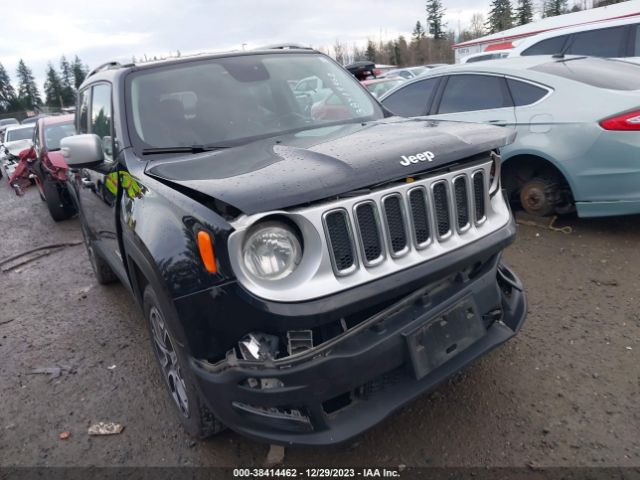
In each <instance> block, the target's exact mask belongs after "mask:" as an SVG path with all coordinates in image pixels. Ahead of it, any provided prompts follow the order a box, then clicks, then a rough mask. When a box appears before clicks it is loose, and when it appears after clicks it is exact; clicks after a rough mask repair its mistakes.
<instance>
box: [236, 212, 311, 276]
mask: <svg viewBox="0 0 640 480" xmlns="http://www.w3.org/2000/svg"><path fill="white" fill-rule="evenodd" d="M242 254H243V258H244V265H245V267H246V268H247V270H248V271H249V272H250V273H251V274H252V275H253V276H254V277H256V278H257V279H259V280H279V279H281V278H285V277H287V276H289V275H290V274H291V273H292V272H293V271H294V270H295V269H296V267H297V266H298V264H299V263H300V259H301V258H302V247H301V245H300V241H299V240H298V237H297V235H296V234H295V232H294V231H293V230H292V229H291V228H289V227H288V226H287V225H285V224H283V223H279V222H265V223H264V224H262V225H258V226H256V227H255V229H254V230H253V231H252V232H251V233H249V235H248V237H247V238H246V240H245V242H244V247H243V249H242Z"/></svg>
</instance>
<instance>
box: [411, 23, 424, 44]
mask: <svg viewBox="0 0 640 480" xmlns="http://www.w3.org/2000/svg"><path fill="white" fill-rule="evenodd" d="M426 35H427V34H426V32H425V31H424V27H423V26H422V23H420V20H418V21H417V22H416V26H415V28H414V29H413V33H412V34H411V41H412V42H419V41H420V40H422V39H423V38H425V36H426Z"/></svg>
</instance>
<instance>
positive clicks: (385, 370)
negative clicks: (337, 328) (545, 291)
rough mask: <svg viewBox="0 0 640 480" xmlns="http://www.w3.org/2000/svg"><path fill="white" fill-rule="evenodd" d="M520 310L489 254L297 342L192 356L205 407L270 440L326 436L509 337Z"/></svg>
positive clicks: (394, 405)
mask: <svg viewBox="0 0 640 480" xmlns="http://www.w3.org/2000/svg"><path fill="white" fill-rule="evenodd" d="M526 310H527V306H526V298H525V294H524V292H523V289H522V285H521V283H520V281H519V280H518V278H517V277H516V275H515V274H514V273H513V272H512V271H511V270H510V269H508V268H507V267H506V266H505V265H503V264H502V263H501V261H500V255H499V254H495V255H493V256H492V257H491V259H490V260H488V261H487V262H485V263H484V264H483V265H482V267H481V268H480V270H479V271H474V272H473V276H471V275H467V274H460V273H458V274H456V275H450V276H448V277H446V278H444V279H440V280H439V281H437V282H431V283H429V284H427V285H424V286H423V287H421V288H419V289H417V290H415V291H414V292H413V293H411V294H409V295H407V296H405V297H404V298H402V299H400V300H399V301H397V302H395V303H393V304H392V305H390V306H389V307H387V308H385V309H384V310H382V311H380V312H378V313H376V314H375V315H373V316H372V317H370V318H368V319H367V320H365V321H363V322H362V323H360V324H359V325H357V326H355V327H353V328H351V329H349V330H348V331H346V332H345V333H343V334H341V335H339V336H337V337H335V338H333V339H331V340H329V341H327V342H325V343H323V344H321V345H319V346H317V347H314V348H313V349H311V350H308V351H306V352H303V353H300V354H296V355H292V356H289V357H285V358H282V359H276V360H270V361H263V362H257V361H247V360H241V359H238V358H237V357H236V356H235V355H233V354H230V355H228V356H227V358H226V359H225V360H223V361H220V362H216V363H211V362H208V361H205V360H198V359H192V362H191V363H192V366H193V370H194V372H195V374H196V378H197V379H198V383H199V388H200V390H201V392H202V394H203V396H204V398H205V400H206V401H207V402H208V404H209V406H210V408H211V409H212V411H213V412H214V413H215V415H216V416H218V417H219V419H220V420H221V421H222V422H223V423H225V424H226V425H227V426H229V427H230V428H232V429H233V430H236V431H237V432H239V433H241V434H243V435H246V436H249V437H252V438H255V439H258V440H263V441H268V442H271V443H279V444H302V445H327V444H334V443H339V442H343V441H345V440H348V439H349V438H350V437H353V436H354V435H357V434H359V433H361V432H363V431H364V430H366V429H368V428H370V427H372V426H374V425H375V424H377V423H379V422H380V421H381V420H383V419H384V418H385V417H387V416H388V415H389V414H390V413H392V412H393V411H394V410H396V409H398V408H400V407H401V406H402V405H404V404H405V403H407V402H409V401H411V400H412V399H414V398H416V397H417V396H419V395H421V394H423V393H425V392H427V391H429V390H431V389H433V388H434V387H435V386H437V385H438V384H439V383H441V382H442V381H443V380H445V379H446V378H447V377H449V376H451V375H452V374H454V373H455V372H457V371H458V370H460V369H462V368H463V367H465V366H466V365H467V364H469V363H470V362H472V361H473V360H474V359H476V358H478V357H480V356H481V355H483V354H485V353H487V352H488V351H490V350H491V349H493V348H495V347H496V346H498V345H500V344H502V343H504V342H505V341H507V340H508V339H510V338H511V337H513V336H514V335H515V334H516V333H517V332H518V330H519V329H520V327H521V325H522V323H523V322H524V318H525V315H526Z"/></svg>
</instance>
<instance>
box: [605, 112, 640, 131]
mask: <svg viewBox="0 0 640 480" xmlns="http://www.w3.org/2000/svg"><path fill="white" fill-rule="evenodd" d="M600 126H601V127H602V128H604V129H605V130H636V131H640V110H634V111H632V112H627V113H622V114H620V115H615V116H613V117H609V118H605V119H604V120H600Z"/></svg>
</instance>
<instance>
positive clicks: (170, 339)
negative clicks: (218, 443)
mask: <svg viewBox="0 0 640 480" xmlns="http://www.w3.org/2000/svg"><path fill="white" fill-rule="evenodd" d="M142 303H143V309H144V316H145V319H146V320H147V327H148V329H149V337H150V339H151V345H152V348H153V351H154V353H155V357H156V360H157V361H158V367H159V370H160V374H161V375H162V378H163V380H164V384H165V385H166V387H167V392H168V393H169V399H170V402H171V404H172V405H173V407H174V410H175V412H176V415H177V416H178V419H179V420H180V423H181V424H182V426H183V428H184V429H185V430H186V431H187V432H188V433H189V434H190V435H192V436H193V437H196V438H199V439H204V438H207V437H210V436H212V435H215V434H217V433H219V432H221V431H223V430H224V429H225V426H224V425H223V424H222V422H220V420H218V419H217V418H216V417H215V415H214V414H213V413H212V412H211V411H210V410H209V408H208V407H207V406H206V404H205V403H204V401H203V399H202V396H201V395H200V393H199V391H198V389H197V387H196V381H195V376H194V374H193V372H192V371H191V368H190V367H189V364H188V362H187V360H186V359H185V358H184V356H183V353H182V350H181V349H180V348H179V347H178V348H174V346H177V345H178V344H177V343H176V342H175V340H174V338H175V336H174V335H173V333H172V332H171V325H170V323H171V322H167V321H166V319H167V318H168V313H167V312H165V311H164V309H163V308H162V306H161V305H160V302H159V301H158V297H157V295H156V293H155V291H154V290H153V288H152V287H151V286H150V285H148V286H147V287H146V288H145V290H144V293H143V302H142Z"/></svg>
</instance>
